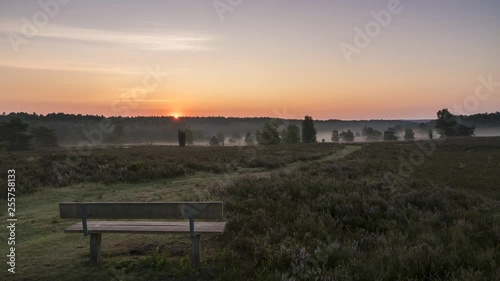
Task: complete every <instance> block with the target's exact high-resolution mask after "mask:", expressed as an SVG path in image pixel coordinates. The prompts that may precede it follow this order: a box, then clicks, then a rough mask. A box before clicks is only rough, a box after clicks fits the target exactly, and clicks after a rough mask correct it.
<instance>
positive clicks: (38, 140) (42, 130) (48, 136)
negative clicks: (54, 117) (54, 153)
mask: <svg viewBox="0 0 500 281" xmlns="http://www.w3.org/2000/svg"><path fill="white" fill-rule="evenodd" d="M31 134H32V135H33V145H34V146H35V147H56V146H57V136H56V133H55V131H54V130H53V129H50V128H48V127H45V126H40V127H37V128H33V129H32V130H31Z"/></svg>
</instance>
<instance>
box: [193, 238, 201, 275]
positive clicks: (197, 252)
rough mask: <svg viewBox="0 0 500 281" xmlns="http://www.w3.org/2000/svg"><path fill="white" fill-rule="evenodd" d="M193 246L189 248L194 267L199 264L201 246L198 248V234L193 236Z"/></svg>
mask: <svg viewBox="0 0 500 281" xmlns="http://www.w3.org/2000/svg"><path fill="white" fill-rule="evenodd" d="M191 239H192V241H193V248H192V249H191V259H192V261H193V265H194V266H195V267H199V266H200V260H201V248H200V235H198V234H196V235H195V236H194V237H193V238H191Z"/></svg>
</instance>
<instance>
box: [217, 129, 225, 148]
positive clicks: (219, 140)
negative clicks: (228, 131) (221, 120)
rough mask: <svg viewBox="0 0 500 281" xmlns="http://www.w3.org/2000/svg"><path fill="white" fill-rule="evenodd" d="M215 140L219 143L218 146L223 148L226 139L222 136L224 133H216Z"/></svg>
mask: <svg viewBox="0 0 500 281" xmlns="http://www.w3.org/2000/svg"><path fill="white" fill-rule="evenodd" d="M217 140H218V142H219V145H222V146H224V142H225V141H226V137H225V136H224V133H222V132H218V133H217Z"/></svg>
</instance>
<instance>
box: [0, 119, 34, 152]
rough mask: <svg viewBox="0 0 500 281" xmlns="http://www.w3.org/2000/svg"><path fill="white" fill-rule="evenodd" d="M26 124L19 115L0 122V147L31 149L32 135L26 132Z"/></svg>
mask: <svg viewBox="0 0 500 281" xmlns="http://www.w3.org/2000/svg"><path fill="white" fill-rule="evenodd" d="M28 126H29V124H28V123H24V122H23V121H22V120H21V118H19V117H16V118H13V119H11V120H10V121H9V122H2V123H0V147H1V146H5V147H6V148H7V150H29V149H31V139H32V138H33V136H31V135H29V134H28Z"/></svg>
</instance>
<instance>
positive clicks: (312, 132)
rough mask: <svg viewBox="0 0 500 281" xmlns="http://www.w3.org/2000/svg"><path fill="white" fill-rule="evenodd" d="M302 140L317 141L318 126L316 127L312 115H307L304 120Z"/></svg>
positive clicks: (307, 141)
mask: <svg viewBox="0 0 500 281" xmlns="http://www.w3.org/2000/svg"><path fill="white" fill-rule="evenodd" d="M302 142H303V143H315V142H317V140H316V128H314V121H313V119H312V117H311V116H305V117H304V121H302Z"/></svg>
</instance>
